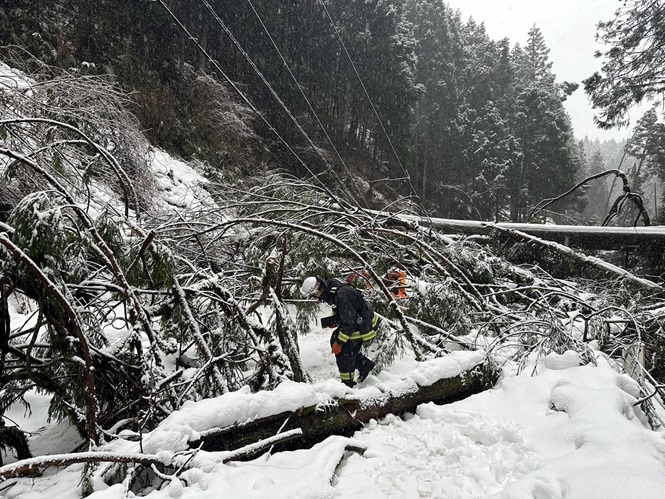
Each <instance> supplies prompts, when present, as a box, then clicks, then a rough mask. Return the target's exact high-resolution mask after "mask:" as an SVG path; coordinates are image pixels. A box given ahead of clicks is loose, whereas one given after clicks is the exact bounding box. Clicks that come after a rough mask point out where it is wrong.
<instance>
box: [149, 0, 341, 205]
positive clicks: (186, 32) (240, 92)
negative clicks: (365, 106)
mask: <svg viewBox="0 0 665 499" xmlns="http://www.w3.org/2000/svg"><path fill="white" fill-rule="evenodd" d="M157 1H158V2H159V4H160V5H161V6H162V7H163V8H164V10H166V12H168V14H169V16H171V18H172V19H173V21H174V22H175V23H176V24H177V25H178V26H179V27H180V29H182V30H183V32H184V33H185V34H186V35H187V37H188V38H189V39H190V40H191V41H192V42H193V43H194V44H195V45H196V47H197V48H198V49H199V50H200V51H201V53H203V55H204V56H205V57H206V59H208V61H210V63H211V64H212V65H213V66H214V67H215V69H216V70H217V71H219V73H220V74H221V75H222V77H224V79H225V80H226V81H227V83H228V84H229V85H231V87H232V88H233V89H234V90H235V91H236V92H237V93H238V95H240V97H241V98H242V100H243V101H244V102H245V103H246V104H247V105H248V106H249V107H250V109H251V110H252V111H254V112H255V113H256V114H257V116H259V117H260V118H261V120H262V121H263V122H264V123H265V124H266V125H267V126H268V128H269V129H270V131H271V132H273V133H274V134H275V136H276V137H277V138H278V139H279V140H280V142H282V144H284V146H285V147H286V148H287V149H288V151H289V152H290V153H291V154H293V156H294V157H295V158H296V159H297V160H298V161H299V162H300V164H301V165H302V166H303V167H304V168H305V169H306V170H307V171H308V172H309V174H310V175H311V176H312V177H313V178H314V179H316V180H317V181H318V183H319V184H320V185H321V187H322V189H323V190H324V191H325V192H326V193H327V194H328V195H329V196H330V197H331V198H332V199H333V200H334V201H335V202H336V203H338V204H339V205H340V206H341V205H342V204H343V203H342V202H341V201H340V200H339V199H338V198H337V196H336V195H335V194H334V193H333V192H332V191H331V190H330V189H328V187H327V186H326V185H325V184H324V183H323V182H322V181H321V180H320V179H319V178H318V176H317V175H315V174H314V172H312V171H311V170H310V168H309V167H308V166H307V164H306V163H305V162H304V161H303V159H302V158H301V157H300V156H298V154H297V153H296V152H295V151H294V150H293V148H292V147H291V146H290V145H289V143H288V142H287V141H286V140H285V139H284V138H283V137H282V136H281V135H280V134H279V132H278V131H277V130H276V129H275V127H273V126H272V125H271V124H270V123H269V122H268V120H267V119H266V118H265V116H263V114H262V113H261V112H259V110H258V109H257V108H256V106H254V104H252V102H251V101H250V100H249V99H248V98H247V96H245V94H244V93H243V92H242V91H241V90H240V89H239V88H238V86H237V85H236V84H235V83H233V81H232V80H231V79H230V78H229V77H228V76H227V75H226V73H224V71H223V70H222V68H221V67H220V66H219V64H218V63H217V61H216V60H215V59H213V58H212V56H211V55H210V54H208V52H207V51H206V49H205V48H203V46H201V44H200V43H199V42H198V40H197V39H196V38H195V37H194V36H193V35H192V34H191V33H190V32H189V30H188V29H187V28H186V27H185V25H184V24H183V23H182V22H181V21H180V20H179V19H178V17H177V16H176V15H175V14H174V13H173V12H171V10H170V9H169V8H168V6H167V5H166V4H165V3H164V0H157ZM206 3H207V2H206ZM230 36H232V35H230ZM280 102H281V101H280Z"/></svg>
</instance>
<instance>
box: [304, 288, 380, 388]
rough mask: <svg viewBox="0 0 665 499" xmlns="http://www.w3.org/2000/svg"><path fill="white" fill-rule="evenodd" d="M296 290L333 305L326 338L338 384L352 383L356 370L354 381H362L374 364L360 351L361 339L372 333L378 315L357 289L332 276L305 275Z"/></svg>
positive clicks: (366, 339)
mask: <svg viewBox="0 0 665 499" xmlns="http://www.w3.org/2000/svg"><path fill="white" fill-rule="evenodd" d="M300 292H301V294H302V295H303V297H305V298H316V299H318V300H319V301H322V302H325V303H327V304H328V305H331V306H332V307H333V311H334V315H335V320H334V323H335V324H336V326H337V328H336V329H335V330H334V331H333V333H332V335H331V337H330V345H331V347H332V353H334V354H335V360H336V362H337V369H339V375H340V378H341V379H342V383H344V384H345V385H347V386H351V387H352V386H354V385H355V384H356V381H355V380H354V376H355V372H356V369H357V370H358V382H362V381H365V379H367V376H369V374H370V372H371V371H372V369H373V368H374V366H375V363H374V362H372V361H371V360H370V359H368V358H367V357H365V356H364V355H363V354H362V353H361V351H360V349H361V347H362V344H363V342H365V341H369V340H371V339H373V338H374V337H375V336H376V331H375V328H376V326H377V324H378V322H379V316H378V315H377V314H376V313H374V308H373V307H372V304H371V303H369V302H368V301H366V300H365V298H364V297H363V294H362V293H361V292H360V291H359V290H357V289H356V288H354V287H353V286H351V285H350V284H348V283H346V282H342V281H338V280H336V279H330V280H328V281H324V280H323V279H321V278H319V277H308V278H307V279H305V281H304V282H303V284H302V287H301V288H300Z"/></svg>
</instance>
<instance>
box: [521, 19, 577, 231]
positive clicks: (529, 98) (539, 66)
mask: <svg viewBox="0 0 665 499" xmlns="http://www.w3.org/2000/svg"><path fill="white" fill-rule="evenodd" d="M548 58H549V49H548V48H547V46H546V45H545V42H544V39H543V36H542V33H541V31H540V29H538V28H537V27H536V26H534V27H533V28H532V29H531V30H530V31H529V38H528V41H527V46H526V47H525V48H524V49H521V48H519V47H517V46H516V48H515V50H514V61H515V67H516V79H517V85H516V93H517V96H516V102H517V105H516V108H517V113H516V115H515V116H514V119H515V131H516V134H517V137H518V138H519V140H520V145H521V149H522V154H523V156H522V164H521V165H520V166H518V167H516V169H515V171H514V172H513V173H512V174H511V176H510V179H509V186H510V187H509V190H510V193H511V198H512V200H511V218H512V220H513V221H522V220H523V219H524V215H525V210H524V208H526V206H530V205H534V204H535V203H537V202H539V201H541V200H543V199H547V198H551V197H554V196H556V195H558V194H560V193H562V192H565V190H567V189H568V188H570V187H571V186H572V184H573V183H574V179H575V177H576V165H575V163H574V160H573V158H574V153H573V142H572V129H571V125H570V118H569V117H568V114H567V113H566V110H565V108H564V107H563V102H564V100H565V99H566V97H567V96H568V95H569V93H570V91H572V90H574V88H573V87H570V86H567V85H564V86H559V85H557V84H555V82H554V81H555V76H554V74H553V73H552V71H551V67H552V64H551V62H549V60H548ZM559 208H560V207H559Z"/></svg>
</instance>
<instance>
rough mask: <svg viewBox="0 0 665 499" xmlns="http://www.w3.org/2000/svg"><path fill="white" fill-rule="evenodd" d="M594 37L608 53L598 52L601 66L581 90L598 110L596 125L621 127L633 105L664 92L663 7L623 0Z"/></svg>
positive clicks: (641, 0) (658, 3)
mask: <svg viewBox="0 0 665 499" xmlns="http://www.w3.org/2000/svg"><path fill="white" fill-rule="evenodd" d="M596 36H597V38H598V39H599V41H600V42H602V44H603V45H604V46H607V47H608V49H607V50H605V51H603V52H600V51H598V52H596V57H599V58H602V59H603V65H602V67H601V70H600V71H599V72H596V73H594V74H593V76H591V77H589V78H587V79H586V80H584V82H583V83H584V90H585V91H586V93H587V94H588V95H589V97H590V98H591V102H592V103H593V107H594V108H595V109H598V110H599V114H598V115H597V116H596V117H595V122H596V123H597V124H598V126H600V127H601V128H612V127H614V126H623V125H626V124H628V116H627V111H628V109H630V107H631V106H632V105H633V104H635V103H640V102H642V101H643V100H644V99H645V98H647V99H648V98H652V97H653V98H659V97H660V95H661V94H662V92H663V90H664V89H665V86H664V84H663V78H662V75H663V71H664V70H665V43H664V42H665V3H664V2H661V1H653V0H626V1H625V2H623V5H622V6H621V7H620V8H618V9H617V10H616V12H615V15H614V17H613V18H612V19H611V20H609V21H607V22H602V23H600V24H599V25H598V33H597V35H596Z"/></svg>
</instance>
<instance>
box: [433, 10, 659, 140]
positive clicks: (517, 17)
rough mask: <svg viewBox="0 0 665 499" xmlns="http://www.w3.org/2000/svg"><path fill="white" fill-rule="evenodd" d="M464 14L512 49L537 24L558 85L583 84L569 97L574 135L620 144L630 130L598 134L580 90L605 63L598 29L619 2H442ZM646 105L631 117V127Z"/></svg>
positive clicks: (587, 104)
mask: <svg viewBox="0 0 665 499" xmlns="http://www.w3.org/2000/svg"><path fill="white" fill-rule="evenodd" d="M444 1H446V2H447V3H448V5H450V6H451V7H452V8H454V9H459V10H460V12H461V13H462V20H463V21H465V22H466V21H467V20H468V19H469V17H473V18H474V20H475V21H476V22H478V23H481V22H483V23H485V28H486V30H487V33H488V35H489V36H490V38H492V39H494V40H499V39H501V38H504V37H507V38H509V39H510V43H511V46H513V45H515V43H519V44H520V45H522V46H524V44H525V43H526V40H527V37H528V36H527V33H528V31H529V30H530V29H531V27H532V26H533V25H534V23H535V24H536V26H538V28H540V30H541V31H542V33H543V36H544V37H545V42H546V43H547V46H548V47H549V49H550V60H551V61H552V62H553V64H554V65H553V68H552V69H553V71H554V73H555V74H556V77H557V81H558V82H562V81H570V82H577V83H580V88H579V89H577V91H575V93H574V94H573V95H571V96H570V97H569V98H568V101H567V102H566V109H567V110H568V114H569V115H570V118H571V120H572V123H573V128H574V130H575V136H576V137H577V138H582V137H584V136H585V135H587V136H589V138H595V137H598V138H600V139H601V140H603V139H610V138H615V139H617V140H621V139H624V138H627V137H628V136H629V130H626V129H625V128H624V129H621V130H609V131H606V130H599V129H598V128H596V126H595V125H594V123H593V110H592V109H591V104H590V103H589V100H588V98H587V96H586V94H585V93H584V89H583V88H582V84H581V82H582V80H584V79H586V78H588V77H589V76H591V75H592V74H593V73H594V72H595V71H597V70H599V69H600V65H601V60H600V59H596V58H594V57H593V54H594V52H595V51H596V50H597V49H599V48H600V45H598V44H597V43H596V40H595V34H596V25H597V24H598V22H599V21H607V20H609V19H611V18H612V17H613V15H614V12H615V10H616V9H617V8H618V7H619V6H620V5H621V1H620V0H556V1H547V2H544V1H542V0H444ZM647 108H648V106H642V107H641V108H640V109H638V110H635V111H633V112H631V113H630V115H631V126H632V125H633V124H634V123H635V122H636V121H637V120H638V119H639V118H640V117H641V116H642V114H643V113H644V110H645V109H647Z"/></svg>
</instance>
